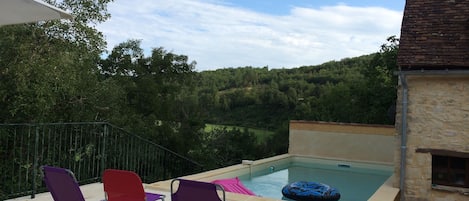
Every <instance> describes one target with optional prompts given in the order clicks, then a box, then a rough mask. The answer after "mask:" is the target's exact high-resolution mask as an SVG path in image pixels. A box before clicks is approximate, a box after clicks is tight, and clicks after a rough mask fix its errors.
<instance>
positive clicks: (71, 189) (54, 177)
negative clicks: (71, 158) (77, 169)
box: [41, 166, 85, 201]
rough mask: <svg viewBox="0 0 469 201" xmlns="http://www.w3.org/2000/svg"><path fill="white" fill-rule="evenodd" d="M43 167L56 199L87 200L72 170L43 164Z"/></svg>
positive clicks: (66, 200) (49, 187)
mask: <svg viewBox="0 0 469 201" xmlns="http://www.w3.org/2000/svg"><path fill="white" fill-rule="evenodd" d="M41 169H42V172H43V173H44V182H45V183H46V187H47V189H48V190H49V192H50V194H52V198H54V201H85V198H84V197H83V193H82V192H81V190H80V186H79V185H78V182H77V180H76V179H75V176H74V174H73V172H72V171H70V170H68V169H64V168H58V167H51V166H42V167H41Z"/></svg>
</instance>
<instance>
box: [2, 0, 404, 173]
mask: <svg viewBox="0 0 469 201" xmlns="http://www.w3.org/2000/svg"><path fill="white" fill-rule="evenodd" d="M109 1H110V0H101V1H93V2H92V3H86V4H85V3H83V1H78V0H67V1H62V2H61V3H56V4H55V5H57V6H58V7H61V8H63V9H66V10H69V11H71V12H72V14H73V15H74V16H75V20H74V21H49V22H42V23H36V24H24V25H11V26H3V27H0V122H1V123H45V122H93V121H99V122H110V123H113V124H115V125H118V126H119V127H122V128H124V129H126V130H128V131H130V132H132V133H135V134H139V135H141V136H143V137H145V138H147V139H150V140H152V141H154V142H156V143H158V144H160V145H162V146H165V147H168V148H170V149H171V150H173V151H175V152H177V153H180V154H182V155H185V156H188V157H190V158H192V159H194V160H195V161H198V162H200V163H203V164H205V165H207V167H209V168H212V167H219V166H225V165H229V164H234V163H239V161H240V160H241V159H248V158H252V159H255V158H261V157H266V156H271V155H275V154H280V153H284V152H286V150H287V146H288V144H287V143H288V140H287V138H288V122H289V120H313V121H332V122H353V123H366V124H393V122H394V112H395V111H394V110H395V107H394V106H395V99H396V85H397V77H396V76H393V73H394V71H395V70H396V66H397V65H396V53H397V50H398V42H399V41H398V39H397V38H396V37H393V36H392V37H389V38H388V39H387V41H385V40H384V39H383V42H384V44H383V45H382V46H381V50H380V51H379V52H376V53H373V54H370V55H364V56H360V57H356V58H344V59H342V60H340V61H330V62H327V63H324V64H321V65H315V66H301V67H297V68H292V69H269V68H268V67H251V66H248V67H237V68H224V69H218V70H214V71H203V72H196V71H195V67H196V61H189V60H188V56H186V55H178V54H176V53H173V52H169V51H167V50H165V48H164V47H160V48H154V49H153V50H152V51H151V55H144V53H143V52H144V51H143V49H142V48H141V47H140V46H141V42H140V41H139V40H128V41H123V42H122V43H121V44H119V45H117V46H116V47H114V49H113V50H112V51H111V52H108V53H107V54H103V53H104V52H105V44H106V42H105V40H104V37H103V35H102V34H101V33H100V32H99V31H98V30H97V29H96V28H95V27H94V26H93V25H94V24H97V23H101V22H103V21H105V20H106V19H108V18H109V17H110V16H109V14H108V13H107V10H106V5H107V3H108V2H109ZM377 48H379V47H377ZM103 55H105V56H103ZM208 123H210V124H222V125H236V126H241V127H249V128H258V129H263V130H268V131H272V132H273V133H274V134H273V135H271V136H270V137H269V138H268V139H267V140H265V141H262V142H259V141H257V140H256V137H255V136H254V134H253V133H251V132H249V131H248V130H247V129H245V130H239V129H235V130H227V129H215V130H213V131H210V132H206V131H204V127H205V125H206V124H208Z"/></svg>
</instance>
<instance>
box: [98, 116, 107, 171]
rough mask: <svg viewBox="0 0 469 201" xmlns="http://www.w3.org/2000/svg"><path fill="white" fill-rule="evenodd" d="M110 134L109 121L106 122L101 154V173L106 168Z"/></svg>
mask: <svg viewBox="0 0 469 201" xmlns="http://www.w3.org/2000/svg"><path fill="white" fill-rule="evenodd" d="M107 135H108V127H107V123H104V131H103V147H102V150H101V153H102V156H101V174H100V175H102V174H103V172H104V170H105V169H106V167H105V165H106V137H107Z"/></svg>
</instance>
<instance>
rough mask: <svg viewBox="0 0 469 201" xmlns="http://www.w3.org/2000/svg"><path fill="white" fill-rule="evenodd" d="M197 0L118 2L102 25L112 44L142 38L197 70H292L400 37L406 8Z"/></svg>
mask: <svg viewBox="0 0 469 201" xmlns="http://www.w3.org/2000/svg"><path fill="white" fill-rule="evenodd" d="M214 2H215V1H211V2H207V1H205V2H203V1H194V0H178V1H167V0H151V1H150V0H133V1H126V0H116V1H115V2H114V3H112V4H110V5H109V11H110V12H111V15H112V17H111V19H110V20H109V21H108V22H105V23H103V24H101V25H99V26H98V29H99V30H101V31H102V32H103V33H104V35H105V36H106V39H107V41H108V49H109V50H111V49H112V47H114V46H115V45H117V44H118V43H120V42H123V41H125V40H127V39H141V40H142V47H143V48H144V49H146V51H147V52H149V51H150V49H151V48H155V47H164V48H165V49H166V50H169V51H173V52H174V53H176V54H184V55H187V56H189V58H190V60H195V61H197V68H196V70H198V71H202V70H209V69H216V68H223V67H240V66H254V67H262V66H269V68H282V67H285V68H292V67H299V66H301V65H316V64H320V63H323V62H326V61H330V60H339V59H342V58H345V57H353V56H360V55H364V54H369V53H373V52H376V51H378V50H379V47H380V45H381V44H382V43H384V42H385V39H386V38H387V37H388V36H391V35H399V32H400V25H401V20H402V13H400V12H397V11H392V10H388V9H384V8H378V7H351V6H347V5H343V4H341V5H337V6H328V7H321V8H317V9H315V8H301V7H292V8H290V9H291V12H290V14H289V15H284V16H278V15H269V14H265V13H256V12H253V11H249V10H246V9H242V8H239V7H238V8H237V7H230V6H228V5H223V4H217V3H214Z"/></svg>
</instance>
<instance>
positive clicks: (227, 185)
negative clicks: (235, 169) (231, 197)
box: [212, 177, 256, 195]
mask: <svg viewBox="0 0 469 201" xmlns="http://www.w3.org/2000/svg"><path fill="white" fill-rule="evenodd" d="M212 183H214V184H219V185H221V186H223V188H224V189H225V190H226V191H227V192H232V193H240V194H245V195H256V194H254V193H253V192H252V191H251V190H249V189H248V188H246V186H244V185H243V183H241V181H240V180H239V179H238V177H235V178H229V179H218V180H215V181H212Z"/></svg>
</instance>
